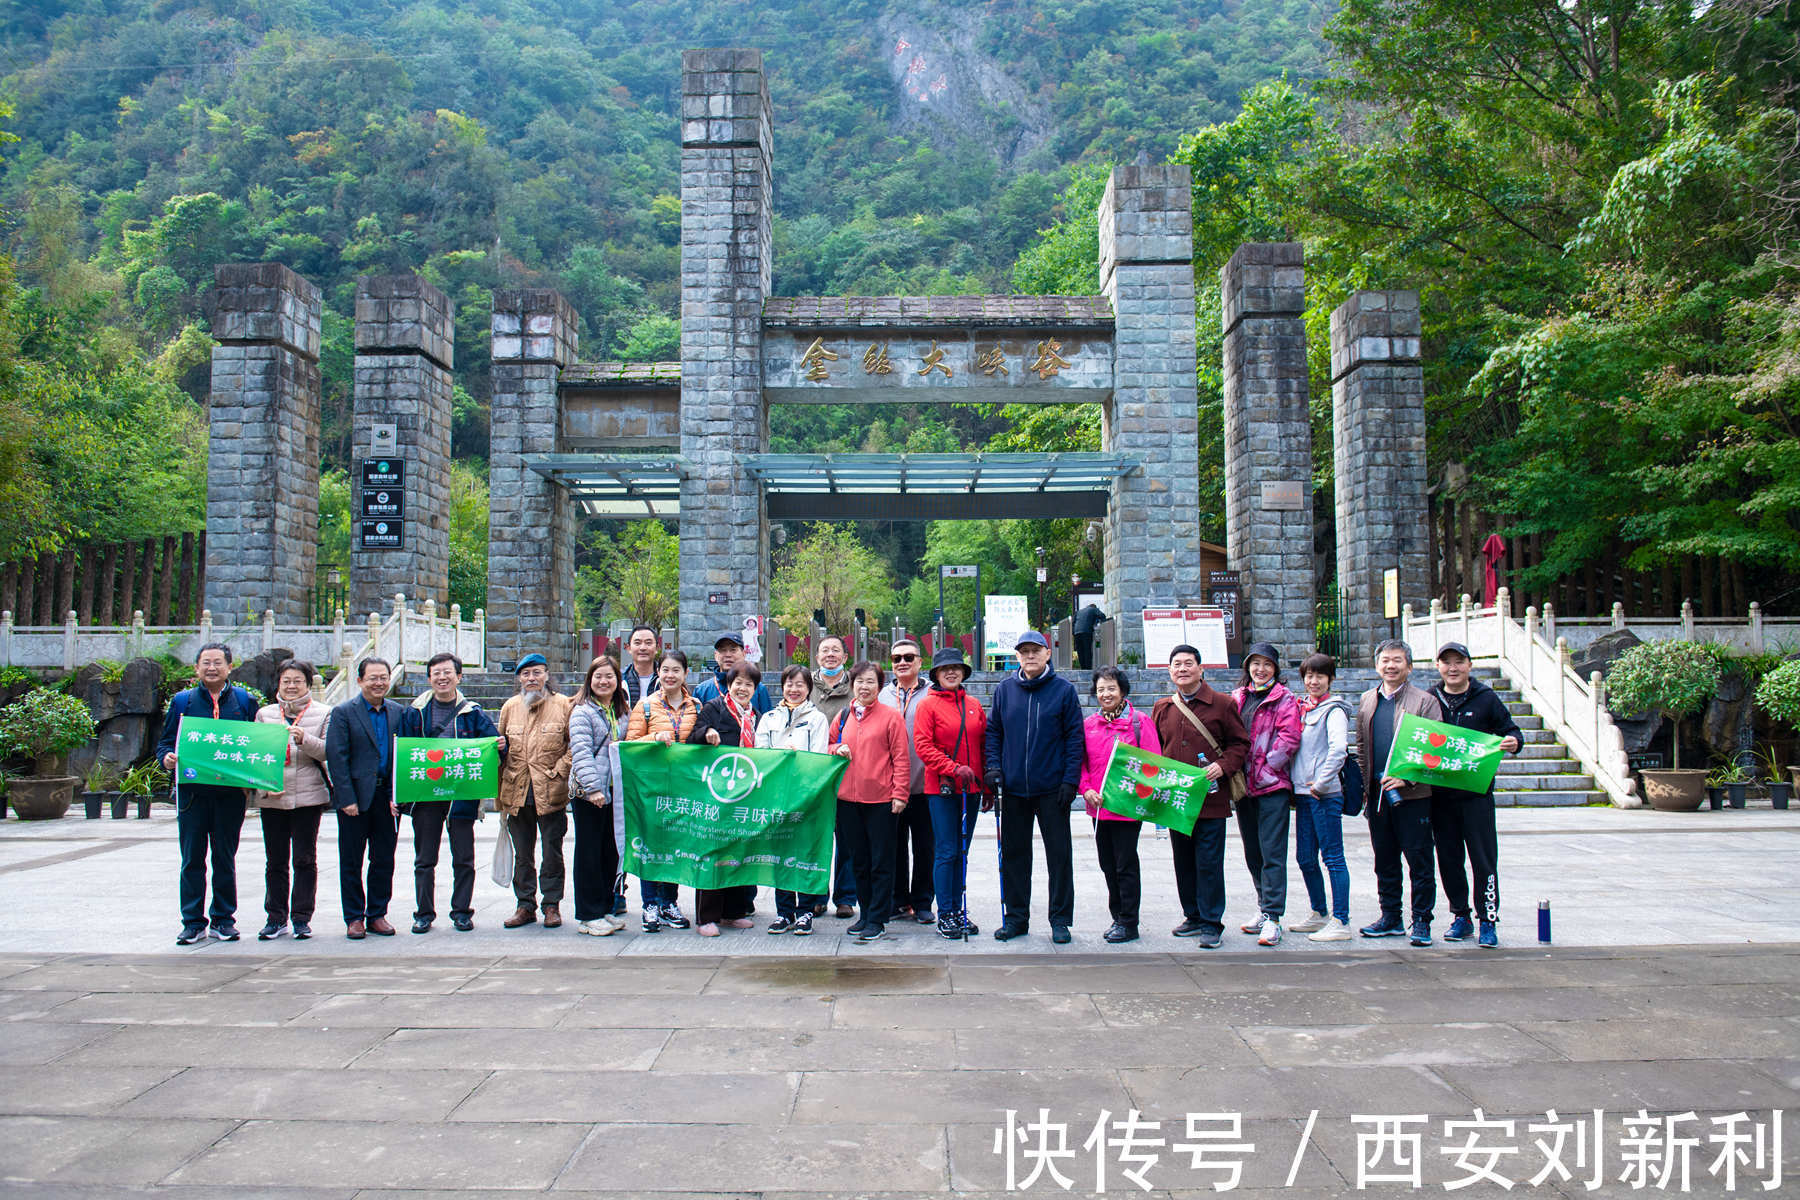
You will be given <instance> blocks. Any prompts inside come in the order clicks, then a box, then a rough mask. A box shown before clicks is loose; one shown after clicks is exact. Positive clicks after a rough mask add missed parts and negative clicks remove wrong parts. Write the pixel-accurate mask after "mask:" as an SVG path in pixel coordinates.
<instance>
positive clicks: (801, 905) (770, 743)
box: [756, 663, 831, 937]
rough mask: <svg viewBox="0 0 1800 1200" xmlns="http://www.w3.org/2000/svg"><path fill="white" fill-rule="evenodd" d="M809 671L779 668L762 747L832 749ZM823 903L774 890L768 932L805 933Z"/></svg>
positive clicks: (762, 724)
mask: <svg viewBox="0 0 1800 1200" xmlns="http://www.w3.org/2000/svg"><path fill="white" fill-rule="evenodd" d="M812 687H813V677H812V672H811V671H809V670H807V669H806V668H805V667H803V666H801V665H800V664H799V663H794V664H793V665H791V666H789V667H787V668H785V669H784V670H783V671H782V672H781V703H780V704H777V705H776V706H775V707H774V708H772V709H770V710H769V711H768V712H766V713H764V714H763V715H762V720H760V721H758V722H757V723H756V744H757V745H758V746H760V747H762V748H763V749H764V750H810V751H812V752H814V753H816V754H824V753H826V752H827V751H829V750H830V749H831V744H830V730H829V728H828V727H827V726H826V723H825V714H824V713H822V712H820V711H819V708H818V706H817V705H815V704H814V703H813V702H812ZM823 903H825V897H824V895H822V894H821V895H816V896H815V895H810V894H801V893H796V892H788V891H783V890H781V889H780V888H777V889H776V890H775V923H774V924H772V925H770V926H769V928H768V932H769V933H792V934H794V935H796V936H799V937H805V936H806V935H807V934H809V933H811V932H812V931H813V908H814V907H815V906H816V905H820V904H823Z"/></svg>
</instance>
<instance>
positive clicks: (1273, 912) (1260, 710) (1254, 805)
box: [1231, 642, 1302, 946]
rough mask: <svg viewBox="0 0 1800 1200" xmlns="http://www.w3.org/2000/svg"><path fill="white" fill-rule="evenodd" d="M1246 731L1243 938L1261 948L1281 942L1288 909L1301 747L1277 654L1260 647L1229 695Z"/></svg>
mask: <svg viewBox="0 0 1800 1200" xmlns="http://www.w3.org/2000/svg"><path fill="white" fill-rule="evenodd" d="M1231 698H1232V700H1233V702H1235V703H1236V704H1237V709H1238V715H1239V716H1240V717H1242V718H1243V722H1244V728H1245V729H1248V730H1249V731H1250V753H1249V756H1248V757H1247V758H1246V759H1245V761H1244V785H1245V793H1246V794H1245V796H1244V798H1243V800H1241V801H1239V802H1238V806H1237V819H1238V833H1239V834H1241V835H1242V836H1243V839H1244V862H1245V863H1246V864H1247V865H1248V866H1249V868H1250V878H1251V879H1252V880H1254V881H1255V883H1256V895H1257V906H1258V908H1259V909H1260V910H1261V911H1260V912H1259V913H1258V914H1257V916H1256V919H1255V920H1252V921H1246V922H1244V924H1243V926H1242V927H1241V928H1242V929H1243V931H1244V932H1245V933H1254V934H1256V935H1257V937H1256V941H1257V944H1258V945H1261V946H1276V945H1279V944H1280V943H1281V917H1282V913H1283V912H1284V911H1286V909H1287V847H1288V805H1289V804H1291V803H1292V802H1293V799H1294V785H1293V783H1292V782H1291V781H1290V780H1289V778H1288V764H1289V763H1291V762H1293V760H1294V751H1296V750H1298V749H1299V748H1300V734H1301V728H1302V727H1301V719H1300V704H1299V701H1297V700H1295V699H1294V694H1293V693H1292V692H1290V691H1288V690H1287V688H1286V687H1284V686H1282V683H1281V654H1280V652H1279V651H1277V650H1276V649H1275V647H1273V646H1271V645H1269V643H1267V642H1258V643H1256V644H1255V645H1254V646H1252V647H1250V649H1249V650H1248V651H1246V652H1245V654H1244V679H1243V683H1242V684H1241V685H1240V686H1239V687H1238V689H1237V690H1236V691H1234V692H1233V693H1231Z"/></svg>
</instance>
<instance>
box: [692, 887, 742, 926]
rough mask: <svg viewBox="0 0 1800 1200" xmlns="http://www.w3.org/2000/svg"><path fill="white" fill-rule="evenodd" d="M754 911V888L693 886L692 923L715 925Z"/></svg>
mask: <svg viewBox="0 0 1800 1200" xmlns="http://www.w3.org/2000/svg"><path fill="white" fill-rule="evenodd" d="M755 911H756V888H754V887H752V886H749V885H745V886H743V887H728V888H695V889H694V924H696V925H717V924H718V923H719V922H720V921H735V920H738V919H739V918H740V917H747V916H749V915H750V914H751V913H753V912H755Z"/></svg>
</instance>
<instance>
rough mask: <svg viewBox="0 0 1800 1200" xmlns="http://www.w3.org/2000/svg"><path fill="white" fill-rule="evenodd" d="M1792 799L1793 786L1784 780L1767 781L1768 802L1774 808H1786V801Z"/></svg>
mask: <svg viewBox="0 0 1800 1200" xmlns="http://www.w3.org/2000/svg"><path fill="white" fill-rule="evenodd" d="M1793 798H1794V785H1793V784H1791V783H1789V782H1788V781H1787V780H1785V779H1771V780H1769V802H1770V803H1772V804H1773V805H1774V806H1775V807H1776V808H1786V807H1787V806H1788V801H1790V800H1792V799H1793Z"/></svg>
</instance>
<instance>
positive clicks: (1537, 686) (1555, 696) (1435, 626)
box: [1401, 588, 1644, 808]
mask: <svg viewBox="0 0 1800 1200" xmlns="http://www.w3.org/2000/svg"><path fill="white" fill-rule="evenodd" d="M1401 615H1402V618H1403V619H1402V622H1401V624H1402V627H1403V628H1404V629H1405V630H1406V631H1407V635H1408V637H1409V639H1412V638H1413V634H1414V632H1415V631H1417V632H1418V633H1419V634H1422V635H1423V636H1422V637H1420V638H1417V639H1413V640H1415V641H1416V642H1417V644H1419V645H1421V646H1426V647H1436V646H1438V645H1440V644H1442V642H1443V641H1448V640H1452V638H1454V640H1456V641H1460V642H1462V643H1463V644H1464V645H1465V646H1467V647H1469V653H1470V655H1471V656H1472V657H1473V658H1477V659H1493V660H1496V661H1497V663H1498V665H1499V667H1500V670H1501V672H1502V673H1503V674H1505V675H1506V677H1507V678H1508V679H1510V680H1511V681H1512V682H1513V683H1514V684H1516V685H1517V686H1518V688H1519V691H1520V693H1521V694H1522V695H1523V696H1524V697H1525V699H1526V700H1527V701H1528V702H1529V703H1530V704H1531V707H1532V710H1533V711H1534V712H1536V713H1537V715H1538V716H1540V717H1542V718H1543V719H1544V725H1545V727H1546V728H1548V729H1550V730H1552V731H1553V732H1554V733H1555V734H1556V735H1557V737H1559V738H1561V739H1562V743H1563V745H1565V746H1566V747H1568V750H1569V753H1570V754H1571V755H1573V756H1574V757H1575V758H1576V759H1577V760H1578V761H1579V762H1580V763H1581V765H1582V766H1583V767H1584V768H1586V770H1587V773H1588V774H1589V775H1591V776H1593V779H1594V784H1595V786H1596V787H1598V788H1599V789H1600V790H1601V791H1602V792H1604V793H1606V796H1607V798H1608V799H1609V800H1611V801H1612V802H1613V804H1614V805H1616V806H1617V807H1619V808H1641V807H1642V806H1643V803H1644V801H1643V797H1641V796H1639V795H1638V794H1637V781H1636V780H1635V779H1633V778H1632V777H1631V764H1630V760H1629V759H1628V757H1627V756H1626V753H1625V738H1624V735H1623V734H1621V733H1620V732H1619V727H1618V725H1617V724H1616V723H1615V722H1614V721H1613V717H1612V713H1611V711H1610V710H1608V708H1607V707H1606V683H1605V681H1604V680H1603V679H1602V678H1601V677H1600V672H1598V671H1595V672H1594V673H1593V674H1591V675H1590V676H1588V678H1587V679H1585V680H1584V679H1582V678H1581V677H1580V676H1579V675H1577V674H1576V673H1575V670H1574V667H1573V666H1572V665H1571V656H1570V653H1569V643H1568V640H1567V639H1566V638H1560V637H1559V638H1557V639H1556V640H1555V642H1554V643H1552V642H1551V641H1550V640H1549V638H1548V637H1547V636H1546V635H1545V632H1544V630H1543V629H1542V628H1541V627H1540V624H1539V617H1538V611H1537V609H1536V608H1527V609H1526V610H1525V620H1524V621H1523V622H1519V621H1515V620H1513V618H1512V610H1511V607H1510V597H1509V595H1508V593H1507V589H1505V588H1501V589H1500V590H1499V592H1498V594H1497V595H1496V597H1495V604H1494V607H1493V608H1483V609H1477V608H1476V607H1475V606H1474V604H1473V602H1472V601H1471V600H1470V598H1469V597H1468V596H1467V595H1466V594H1465V595H1464V596H1463V598H1462V604H1461V606H1460V607H1459V608H1458V609H1457V610H1456V611H1454V612H1450V613H1446V612H1445V611H1444V608H1443V605H1442V603H1441V602H1440V601H1437V600H1433V601H1432V602H1431V610H1430V613H1429V614H1428V615H1427V616H1425V617H1423V618H1415V617H1414V616H1413V615H1412V606H1411V605H1406V606H1405V608H1404V609H1403V611H1402V614H1401Z"/></svg>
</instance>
